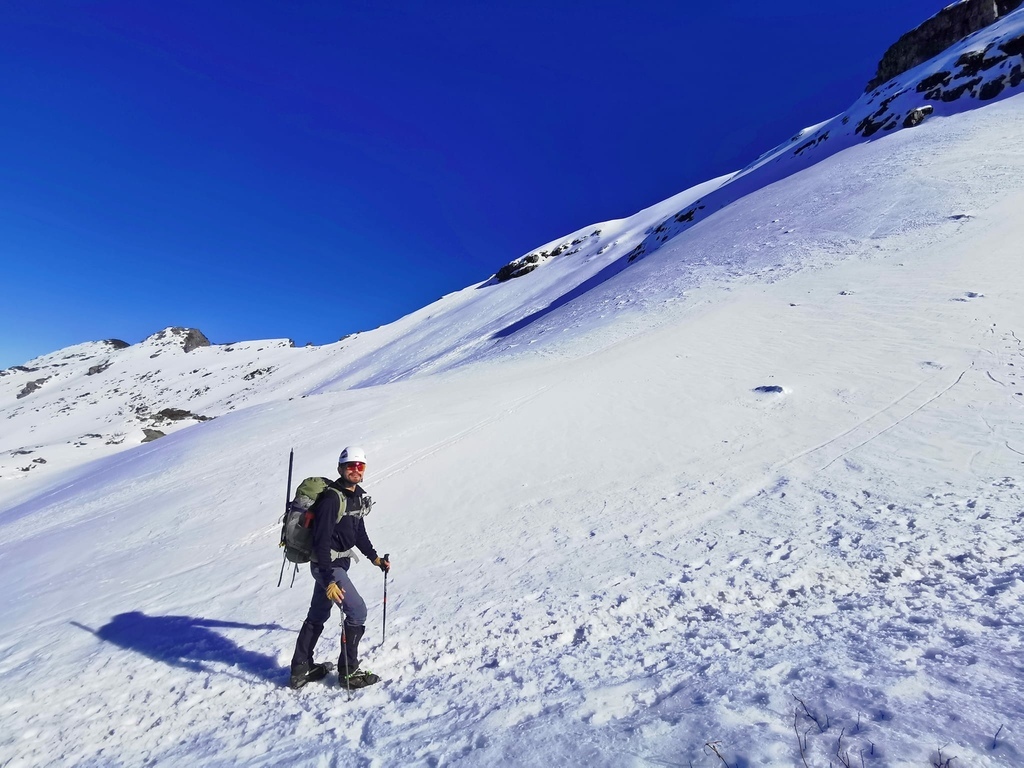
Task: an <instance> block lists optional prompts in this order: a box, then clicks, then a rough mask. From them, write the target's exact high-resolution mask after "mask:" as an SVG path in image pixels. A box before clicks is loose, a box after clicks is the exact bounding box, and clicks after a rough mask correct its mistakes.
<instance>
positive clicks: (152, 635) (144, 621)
mask: <svg viewBox="0 0 1024 768" xmlns="http://www.w3.org/2000/svg"><path fill="white" fill-rule="evenodd" d="M71 623H72V624H74V625H75V626H76V627H78V628H80V629H84V630H86V631H88V632H91V633H92V634H94V635H96V637H98V638H99V639H100V640H105V641H107V642H108V643H113V644H114V645H118V646H120V647H122V648H126V649H128V650H130V651H136V652H138V653H141V654H143V655H144V656H148V657H149V658H151V659H155V660H156V661H162V662H163V663H165V664H169V665H171V666H172V667H183V668H185V669H188V670H191V671H193V672H216V671H217V670H215V669H212V668H211V667H209V666H208V664H209V663H220V664H225V665H228V666H231V667H236V668H237V669H238V670H240V671H241V672H245V673H248V674H250V675H253V676H255V677H259V678H262V679H263V680H267V681H270V682H273V683H277V682H280V678H281V675H282V674H283V672H282V670H281V668H280V667H279V666H278V664H277V660H276V659H275V658H274V657H273V656H268V655H266V654H263V653H256V652H255V651H249V650H246V649H245V648H242V647H241V646H239V645H238V644H237V643H234V642H232V641H231V640H228V639H227V638H226V637H224V636H223V635H221V634H218V633H217V632H215V631H213V629H212V628H213V627H223V628H226V629H281V630H283V629H285V628H284V627H282V626H281V625H279V624H243V623H241V622H237V621H219V620H217V619H201V618H196V617H193V616H147V615H146V614H144V613H142V612H141V611H131V612H129V613H120V614H118V615H117V616H115V617H114V618H112V619H111V620H110V621H109V622H107V623H106V624H104V625H103V626H102V627H100V628H99V629H90V628H89V627H87V626H85V625H83V624H79V623H78V622H77V621H73V622H71ZM286 631H287V630H286Z"/></svg>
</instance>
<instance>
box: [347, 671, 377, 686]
mask: <svg viewBox="0 0 1024 768" xmlns="http://www.w3.org/2000/svg"><path fill="white" fill-rule="evenodd" d="M338 677H339V678H340V679H339V680H338V682H340V683H341V687H342V688H365V687H366V686H368V685H373V684H374V683H379V682H380V676H379V675H375V674H373V672H371V671H370V670H368V669H357V670H356V671H355V672H352V673H350V674H348V675H346V674H345V673H344V672H342V673H341V674H340V675H339V676H338Z"/></svg>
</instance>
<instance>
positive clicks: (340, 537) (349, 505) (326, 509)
mask: <svg viewBox="0 0 1024 768" xmlns="http://www.w3.org/2000/svg"><path fill="white" fill-rule="evenodd" d="M339 480H340V478H339V479H338V480H334V481H333V482H331V483H330V486H329V487H330V488H335V489H337V490H338V491H340V492H341V494H342V497H343V498H344V499H345V502H346V507H345V509H346V514H345V515H344V516H343V517H342V518H341V519H340V520H338V509H339V508H340V507H341V499H339V498H338V494H337V493H334V491H331V490H328V489H325V490H324V492H323V493H321V494H320V495H319V496H318V497H317V500H316V502H315V503H314V504H313V506H312V507H310V511H311V512H312V513H313V556H314V558H315V559H316V567H317V569H318V570H319V571H320V575H321V577H323V580H324V584H329V583H331V582H332V581H334V576H333V574H332V570H333V569H334V568H337V567H340V568H344V569H345V570H346V571H347V570H348V566H349V563H350V560H349V558H347V557H337V558H332V556H331V551H332V550H333V551H334V552H347V551H348V550H350V549H352V548H353V547H355V548H357V549H358V550H359V551H360V552H362V553H363V555H365V556H366V557H367V558H368V559H369V560H370V561H371V562H372V561H373V560H376V559H377V550H375V549H374V548H373V544H371V543H370V537H369V536H368V535H367V534H366V524H365V523H364V522H363V521H364V519H365V518H364V517H363V515H362V514H361V513H362V497H363V496H364V495H365V493H366V492H365V491H364V490H363V489H362V486H359V485H357V486H356V488H355V490H354V491H350V490H348V489H347V488H344V487H342V485H341V483H340V482H339ZM353 513H355V514H353ZM335 521H337V522H335ZM328 564H329V565H328Z"/></svg>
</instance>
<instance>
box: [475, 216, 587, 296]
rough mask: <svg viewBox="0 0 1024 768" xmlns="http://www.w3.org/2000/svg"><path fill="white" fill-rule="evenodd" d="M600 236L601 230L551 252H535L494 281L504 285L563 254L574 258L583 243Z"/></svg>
mask: <svg viewBox="0 0 1024 768" xmlns="http://www.w3.org/2000/svg"><path fill="white" fill-rule="evenodd" d="M600 236H601V230H600V229H595V230H594V231H593V232H591V233H590V234H589V235H583V236H581V237H577V238H576V239H575V240H572V241H571V242H564V243H560V244H559V245H556V246H555V247H554V248H552V249H551V250H550V251H534V252H533V253H528V254H526V255H525V256H520V257H519V258H518V259H515V260H514V261H510V262H509V263H508V264H506V265H505V266H504V267H502V268H501V269H499V270H498V271H497V272H496V273H495V274H494V279H495V280H497V281H498V282H499V283H504V282H507V281H509V280H513V279H515V278H517V277H522V276H523V275H528V274H530V273H531V272H533V270H535V269H536V268H537V267H539V266H540V265H541V264H543V263H544V262H546V261H548V260H549V259H553V258H555V257H556V256H561V255H562V254H563V253H564V254H565V255H566V256H572V255H573V254H574V253H577V252H578V251H579V250H580V249H581V248H582V247H583V243H585V242H586V241H588V240H590V239H591V238H598V237H600ZM570 248H572V250H569V249H570Z"/></svg>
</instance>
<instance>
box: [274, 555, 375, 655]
mask: <svg viewBox="0 0 1024 768" xmlns="http://www.w3.org/2000/svg"><path fill="white" fill-rule="evenodd" d="M309 569H310V572H311V573H312V574H313V580H314V581H315V582H316V583H315V584H314V586H313V597H312V599H311V600H310V602H309V613H307V614H306V620H305V621H304V622H302V629H300V630H299V637H298V638H297V639H296V641H295V653H294V655H293V656H292V666H293V667H294V666H295V665H296V664H301V663H306V664H312V663H313V650H314V649H315V648H316V642H317V640H319V639H320V633H321V632H323V630H324V624H326V623H327V620H328V619H329V618H330V617H331V607H332V606H333V605H334V603H332V602H331V600H330V599H329V598H328V597H327V584H325V583H324V582H323V579H322V578H321V576H320V571H319V568H318V567H317V565H316V564H315V563H310V564H309ZM332 577H333V578H334V582H335V583H336V584H337V585H338V586H339V587H341V589H342V590H343V591H344V593H345V596H344V597H343V598H342V601H341V609H342V611H344V613H345V629H344V631H345V649H346V653H345V655H342V656H341V658H339V660H338V662H339V663H338V668H339V669H340V670H342V671H343V672H344V670H345V669H346V668H347V669H348V670H349V671H355V670H356V669H357V668H358V667H359V640H360V638H362V636H363V632H364V631H365V627H364V625H365V624H366V601H364V600H363V598H362V596H361V595H360V594H359V592H358V591H357V590H356V587H355V584H353V583H352V579H350V578H349V576H348V571H347V570H345V569H344V568H342V567H341V566H335V567H334V569H333V571H332ZM346 656H347V658H346Z"/></svg>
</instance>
